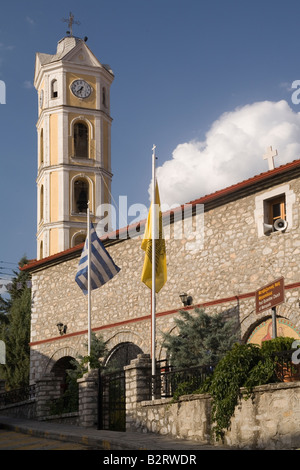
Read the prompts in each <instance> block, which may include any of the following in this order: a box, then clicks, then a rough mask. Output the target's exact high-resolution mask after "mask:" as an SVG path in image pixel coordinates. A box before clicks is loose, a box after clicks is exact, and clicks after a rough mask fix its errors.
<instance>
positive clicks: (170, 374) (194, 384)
mask: <svg viewBox="0 0 300 470" xmlns="http://www.w3.org/2000/svg"><path fill="white" fill-rule="evenodd" d="M214 367H215V366H214V365H206V366H195V367H189V368H188V369H176V368H175V367H173V366H171V365H169V364H168V362H167V361H158V363H157V367H156V374H155V376H153V377H152V383H151V387H150V388H151V393H154V395H155V397H156V398H170V397H173V396H174V394H175V393H176V392H178V391H179V390H181V391H182V392H183V393H184V394H189V393H192V392H194V391H195V390H197V388H199V387H200V386H201V385H202V384H203V383H204V381H205V380H206V379H207V377H209V376H210V375H212V373H213V371H214Z"/></svg>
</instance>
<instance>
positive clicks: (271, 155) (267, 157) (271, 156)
mask: <svg viewBox="0 0 300 470" xmlns="http://www.w3.org/2000/svg"><path fill="white" fill-rule="evenodd" d="M277 155H278V153H277V150H273V149H272V146H271V147H268V148H267V153H265V155H264V156H263V159H264V160H268V164H269V170H274V157H276V156H277Z"/></svg>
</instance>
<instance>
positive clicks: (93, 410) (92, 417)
mask: <svg viewBox="0 0 300 470" xmlns="http://www.w3.org/2000/svg"><path fill="white" fill-rule="evenodd" d="M77 382H78V386H79V426H84V427H87V428H89V427H94V426H95V424H96V423H97V415H98V369H93V370H91V371H90V372H87V373H86V374H84V376H83V377H82V378H80V379H78V380H77Z"/></svg>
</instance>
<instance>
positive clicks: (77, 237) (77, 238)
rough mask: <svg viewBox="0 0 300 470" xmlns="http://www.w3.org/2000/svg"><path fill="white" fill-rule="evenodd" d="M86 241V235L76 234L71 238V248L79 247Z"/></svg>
mask: <svg viewBox="0 0 300 470" xmlns="http://www.w3.org/2000/svg"><path fill="white" fill-rule="evenodd" d="M85 239H86V233H81V232H80V233H77V234H75V236H74V237H73V242H72V246H76V245H80V244H81V243H84V242H85Z"/></svg>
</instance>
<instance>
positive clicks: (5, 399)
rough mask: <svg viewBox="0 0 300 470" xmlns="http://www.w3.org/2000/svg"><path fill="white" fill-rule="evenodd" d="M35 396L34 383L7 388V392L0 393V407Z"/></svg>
mask: <svg viewBox="0 0 300 470" xmlns="http://www.w3.org/2000/svg"><path fill="white" fill-rule="evenodd" d="M34 398H35V385H28V386H27V387H23V388H17V389H15V390H9V391H8V392H3V393H0V407H2V406H7V405H13V404H15V403H20V402H22V401H27V400H31V399H34Z"/></svg>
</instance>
